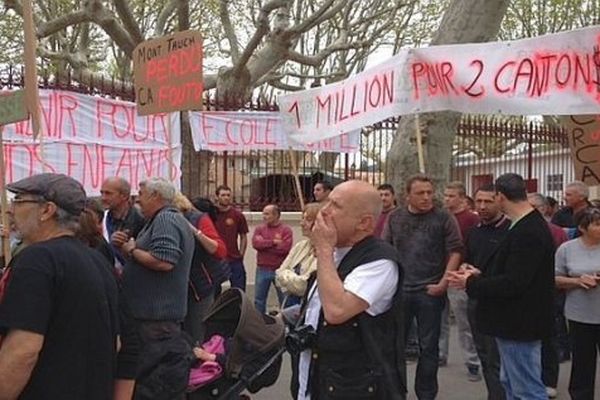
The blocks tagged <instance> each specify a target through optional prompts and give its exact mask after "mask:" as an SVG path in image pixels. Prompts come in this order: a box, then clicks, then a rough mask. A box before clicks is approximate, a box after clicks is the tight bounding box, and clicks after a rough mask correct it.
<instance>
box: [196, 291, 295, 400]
mask: <svg viewBox="0 0 600 400" xmlns="http://www.w3.org/2000/svg"><path fill="white" fill-rule="evenodd" d="M204 321H205V323H206V335H205V338H210V337H212V336H213V335H221V336H223V337H225V338H227V342H228V346H227V347H228V349H227V356H226V362H225V371H224V374H223V376H222V377H221V378H219V379H218V380H216V381H215V382H212V383H210V384H208V385H206V386H203V387H201V388H199V389H197V390H196V391H195V392H193V394H192V395H191V396H190V398H192V399H194V400H196V399H197V400H213V399H219V400H233V399H239V396H240V393H241V392H243V391H244V390H246V389H247V390H248V391H249V392H250V393H256V392H258V391H259V390H260V389H262V388H264V387H267V386H271V385H273V384H274V383H275V382H276V381H277V378H278V377H279V372H280V369H281V359H282V354H283V353H284V351H285V345H284V343H285V339H284V337H285V328H284V324H283V322H282V321H281V320H280V319H278V318H274V317H271V316H269V315H263V314H261V313H260V312H258V311H257V310H256V309H255V308H254V306H253V305H252V303H251V302H250V300H249V299H248V297H247V296H246V294H245V293H244V292H242V291H241V290H240V289H236V288H233V289H229V290H227V291H225V292H223V293H222V294H221V295H220V296H219V297H218V298H217V299H216V300H215V302H214V304H213V305H212V306H211V308H210V310H209V312H208V314H207V316H206V317H205V318H204Z"/></svg>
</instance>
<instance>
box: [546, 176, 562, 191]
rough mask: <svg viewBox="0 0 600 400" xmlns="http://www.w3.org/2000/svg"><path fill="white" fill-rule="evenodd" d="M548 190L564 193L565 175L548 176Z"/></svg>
mask: <svg viewBox="0 0 600 400" xmlns="http://www.w3.org/2000/svg"><path fill="white" fill-rule="evenodd" d="M546 190H547V191H549V192H551V191H562V190H563V174H552V175H546Z"/></svg>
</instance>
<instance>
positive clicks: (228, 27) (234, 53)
mask: <svg viewBox="0 0 600 400" xmlns="http://www.w3.org/2000/svg"><path fill="white" fill-rule="evenodd" d="M228 3H229V2H228V1H227V0H221V1H219V17H220V18H221V24H222V25H223V31H224V32H225V38H226V39H227V41H228V42H229V49H230V52H231V60H232V61H233V63H234V64H236V63H237V62H238V60H239V59H240V46H239V43H238V39H237V36H236V34H235V29H233V24H232V23H231V18H230V17H229V9H228V8H227V4H228Z"/></svg>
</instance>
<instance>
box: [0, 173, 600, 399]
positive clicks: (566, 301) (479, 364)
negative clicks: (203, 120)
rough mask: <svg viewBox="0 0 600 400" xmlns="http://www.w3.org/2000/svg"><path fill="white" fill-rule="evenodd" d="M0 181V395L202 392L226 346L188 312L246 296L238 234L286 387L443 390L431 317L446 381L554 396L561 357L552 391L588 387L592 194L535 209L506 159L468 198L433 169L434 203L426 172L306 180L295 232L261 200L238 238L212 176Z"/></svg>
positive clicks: (335, 392)
mask: <svg viewBox="0 0 600 400" xmlns="http://www.w3.org/2000/svg"><path fill="white" fill-rule="evenodd" d="M7 189H8V191H9V192H11V193H12V194H13V196H12V200H11V205H10V207H9V217H10V226H9V227H4V228H3V230H2V236H3V238H4V240H9V241H10V243H11V251H12V258H11V261H10V263H9V264H8V266H7V267H6V268H5V269H4V270H3V274H2V278H1V281H0V329H1V330H0V333H1V340H2V341H1V342H0V398H3V399H15V398H19V399H117V400H124V399H183V398H189V399H204V398H207V399H208V398H216V397H210V395H208V397H206V396H207V395H206V394H205V393H203V392H202V390H198V389H201V388H202V387H203V386H205V385H210V384H211V382H214V381H215V380H218V379H220V378H222V377H223V375H225V376H227V375H228V374H230V368H231V365H230V356H231V354H230V353H229V352H230V351H232V350H231V349H233V347H234V344H233V339H232V338H231V337H228V335H232V332H227V333H225V332H222V333H221V335H214V333H215V332H214V331H213V330H212V329H210V332H209V330H207V324H206V321H205V317H206V316H207V315H208V314H209V313H210V312H211V311H210V310H211V307H212V306H213V305H214V304H213V303H214V302H215V299H219V298H220V297H219V296H220V293H221V292H222V290H223V289H225V291H226V292H224V293H223V294H222V295H221V296H225V295H226V293H228V292H231V291H232V290H233V291H236V293H243V292H245V291H246V286H247V276H246V273H247V270H246V267H245V266H244V262H243V259H244V255H245V252H246V250H247V248H248V246H249V245H250V246H252V247H253V248H254V249H255V250H256V254H257V259H256V276H255V280H254V281H255V286H254V299H253V300H254V303H253V306H254V307H252V308H254V309H255V312H256V313H257V315H264V318H265V321H268V320H267V318H270V317H268V315H269V314H270V315H271V316H273V318H274V319H281V320H282V321H283V322H284V323H285V324H286V326H287V327H286V331H287V338H286V346H285V347H287V350H288V351H289V353H290V356H291V360H292V382H291V393H290V398H294V399H330V398H344V399H353V398H361V399H365V398H373V399H405V398H406V393H407V389H408V387H409V383H408V382H407V378H406V365H407V363H416V372H415V381H414V392H415V394H416V396H417V398H418V399H435V398H436V397H439V398H443V395H441V394H440V392H441V391H442V392H443V388H442V390H440V388H439V387H438V379H437V375H438V370H439V368H440V367H444V366H445V365H446V364H447V360H448V340H449V338H448V336H449V332H450V330H449V328H448V326H449V320H453V321H455V323H456V326H457V330H456V332H457V333H458V335H459V343H460V347H461V350H462V353H463V354H462V355H463V357H464V365H465V370H464V371H465V374H464V376H465V381H473V382H476V381H480V380H482V379H483V380H484V381H485V385H486V388H487V392H488V395H487V398H488V399H507V400H510V399H548V398H554V397H556V394H557V389H556V387H557V383H558V374H559V365H560V363H562V362H564V361H566V360H571V361H572V368H571V375H570V379H569V387H568V391H569V394H570V395H571V398H572V399H590V400H591V399H593V398H594V383H595V382H594V380H595V375H596V364H597V359H596V351H597V350H596V349H597V348H598V346H599V344H600V313H599V312H598V309H599V308H598V306H599V305H600V297H599V296H600V295H599V294H598V293H599V292H597V290H598V289H596V288H597V286H598V282H599V281H600V270H599V269H598V260H600V208H598V203H597V202H593V201H591V199H589V189H588V187H587V186H586V185H585V184H583V183H582V182H579V181H575V182H572V183H570V184H568V185H567V186H566V189H565V191H564V201H565V204H564V206H563V207H561V208H558V207H554V208H553V207H551V206H550V205H551V204H554V203H556V200H554V199H549V198H547V197H545V196H544V195H542V194H540V193H529V194H528V193H527V191H526V185H525V182H524V180H523V178H522V177H521V176H519V175H517V174H512V173H509V174H504V175H502V176H500V177H498V178H497V180H496V181H495V183H493V184H487V185H484V186H481V187H479V188H477V190H476V191H475V193H473V198H472V199H471V198H469V196H468V195H467V193H466V191H465V186H464V185H463V184H462V183H461V182H449V183H448V184H447V185H446V186H445V188H444V190H443V200H442V199H440V200H441V201H439V202H438V201H436V200H435V189H436V188H435V187H434V184H433V181H432V180H431V179H430V178H429V177H428V176H426V175H414V176H412V177H411V178H410V179H408V181H407V182H406V186H405V187H404V188H394V187H393V186H392V185H389V184H383V185H380V186H379V187H377V188H375V187H373V186H372V185H370V184H369V183H367V182H364V181H359V180H351V181H346V182H343V183H340V184H338V185H337V186H333V185H332V184H331V183H329V182H327V181H320V182H317V183H316V184H315V185H314V191H313V198H314V202H312V203H308V204H306V205H305V207H304V210H303V212H302V215H301V222H300V226H301V230H302V235H303V236H302V238H295V239H296V240H294V238H293V234H292V229H291V228H290V226H288V225H286V224H285V223H283V222H281V211H280V208H279V206H278V205H277V204H269V205H267V206H265V207H264V209H263V211H262V218H263V224H261V225H260V226H258V227H257V228H256V229H255V230H254V231H253V234H252V237H251V238H248V234H249V229H248V223H247V221H246V218H245V216H244V214H243V213H242V212H241V211H240V210H238V209H237V208H236V207H235V205H234V203H233V198H234V197H233V195H234V194H233V193H232V190H231V189H230V188H229V187H227V186H224V185H223V186H219V187H218V188H217V190H216V193H215V197H214V199H207V198H194V199H188V198H187V197H186V196H184V195H183V194H182V193H180V192H178V191H177V189H176V188H175V186H174V185H173V184H172V183H171V182H170V181H168V180H166V179H162V178H149V179H147V180H145V181H142V182H141V183H140V184H139V188H137V195H136V196H132V191H133V189H132V187H131V186H130V184H129V182H127V180H125V179H123V178H119V177H113V178H109V179H106V180H105V181H104V183H103V184H102V188H101V191H100V193H101V196H100V198H88V197H86V193H85V191H84V189H83V186H82V185H81V184H80V183H79V182H78V181H76V180H75V179H73V178H71V177H68V176H66V175H61V174H54V173H44V174H38V175H33V176H31V177H29V178H25V179H22V180H19V181H16V182H13V183H11V184H9V185H7ZM222 286H223V287H222ZM271 286H273V288H274V289H275V292H276V294H277V300H278V303H279V307H278V308H277V309H269V307H268V301H267V300H268V295H269V290H270V288H271ZM229 288H235V289H229ZM216 301H217V303H218V302H219V300H216ZM240 318H241V317H240ZM261 320H262V318H261ZM258 329H259V328H255V330H254V331H252V329H250V336H252V335H255V336H259V335H261V334H262V332H261V331H259V330H258ZM248 343H250V342H248ZM281 347H283V345H282V346H281ZM276 356H277V357H279V358H281V352H279V353H277V355H276ZM279 367H280V365H279ZM191 371H195V372H191ZM196 372H197V373H198V374H196V375H194V374H195V373H196ZM193 375H194V376H200V377H201V378H200V380H199V381H198V382H199V383H198V382H196V383H195V384H194V385H192V384H191V383H190V382H191V377H192V376H193ZM276 375H278V372H277V373H276ZM229 378H231V377H229ZM236 378H239V376H238V377H236ZM275 379H276V376H275ZM245 383H246V384H249V383H251V382H250V381H247V382H245ZM243 389H244V388H243V387H242V390H240V391H239V392H238V393H236V394H235V397H230V398H248V395H246V394H240V393H242V391H243ZM244 393H245V392H244Z"/></svg>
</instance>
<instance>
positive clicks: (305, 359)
mask: <svg viewBox="0 0 600 400" xmlns="http://www.w3.org/2000/svg"><path fill="white" fill-rule="evenodd" d="M380 212H381V202H380V201H379V194H378V193H377V190H375V188H374V187H372V186H371V185H369V184H368V183H366V182H362V181H349V182H345V183H342V184H340V185H338V186H336V187H335V188H334V189H333V191H332V192H331V194H330V195H329V199H328V200H327V203H326V205H325V206H324V207H323V208H322V209H321V212H320V213H319V215H318V216H317V220H316V222H315V226H314V228H313V231H312V235H311V240H312V242H313V245H314V246H315V252H316V257H317V265H318V267H317V277H316V281H315V280H313V281H312V282H309V286H308V287H309V290H308V291H307V294H306V296H305V300H304V311H303V313H304V314H303V315H304V317H303V318H304V323H305V324H306V325H310V326H312V327H313V328H314V329H315V330H316V338H315V340H314V341H313V345H312V346H311V347H310V348H309V349H307V350H304V351H303V352H302V353H300V356H299V366H298V376H296V377H295V382H297V384H298V386H299V389H298V391H297V398H298V399H311V400H317V399H319V400H323V399H330V398H343V399H357V398H360V399H379V400H388V399H398V400H400V399H405V396H406V376H405V364H404V348H403V345H404V344H403V341H404V338H403V337H402V336H403V335H402V315H401V314H402V313H401V311H400V310H401V308H402V307H401V304H400V298H401V290H400V288H401V287H402V270H401V268H400V267H399V264H398V262H397V261H396V260H397V254H396V251H395V249H394V248H393V247H391V246H390V245H388V244H387V243H385V242H383V241H381V240H379V239H377V238H375V237H373V231H374V229H375V224H376V221H377V217H378V216H379V214H380Z"/></svg>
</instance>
